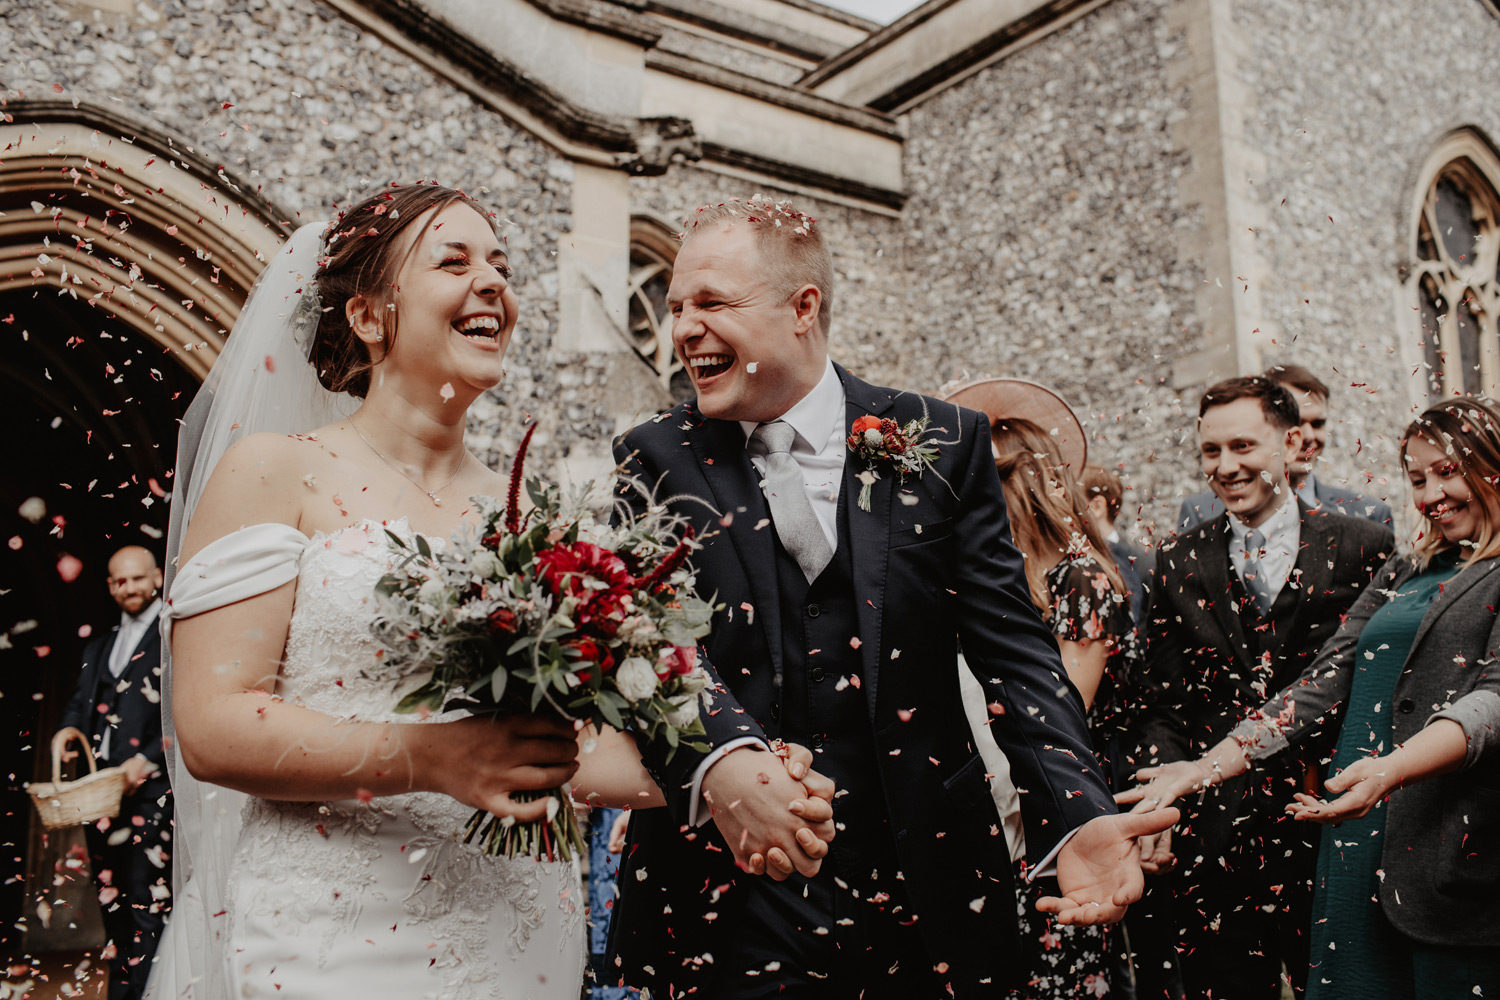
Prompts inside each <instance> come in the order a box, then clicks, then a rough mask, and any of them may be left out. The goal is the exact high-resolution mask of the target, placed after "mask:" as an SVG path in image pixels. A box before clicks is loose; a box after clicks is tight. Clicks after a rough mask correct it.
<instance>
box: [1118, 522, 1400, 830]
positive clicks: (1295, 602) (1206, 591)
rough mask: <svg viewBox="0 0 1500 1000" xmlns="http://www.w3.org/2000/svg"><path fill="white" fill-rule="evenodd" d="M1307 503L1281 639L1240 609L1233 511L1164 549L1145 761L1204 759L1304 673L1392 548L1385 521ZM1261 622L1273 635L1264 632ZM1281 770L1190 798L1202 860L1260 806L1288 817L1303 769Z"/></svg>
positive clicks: (1140, 735)
mask: <svg viewBox="0 0 1500 1000" xmlns="http://www.w3.org/2000/svg"><path fill="white" fill-rule="evenodd" d="M1299 511H1300V513H1301V518H1302V521H1301V529H1300V539H1299V548H1300V551H1299V552H1298V554H1297V559H1296V562H1295V563H1294V565H1293V568H1292V572H1291V575H1290V577H1289V579H1288V580H1287V583H1286V584H1285V585H1284V586H1283V587H1282V590H1281V593H1280V594H1279V595H1278V596H1277V604H1276V610H1275V611H1274V612H1273V615H1272V616H1271V617H1274V618H1275V619H1276V620H1277V622H1278V623H1279V626H1277V627H1276V628H1275V634H1274V635H1271V634H1269V631H1270V630H1271V629H1272V628H1273V627H1272V626H1269V625H1259V624H1258V623H1259V622H1260V619H1259V616H1257V615H1256V614H1255V613H1254V612H1253V611H1251V610H1247V611H1245V612H1243V613H1242V612H1241V610H1240V607H1239V604H1240V602H1241V601H1243V600H1246V599H1248V595H1247V593H1246V591H1245V590H1244V589H1243V587H1242V586H1241V584H1240V582H1239V580H1238V578H1237V576H1236V574H1235V571H1234V566H1233V564H1232V563H1231V562H1230V559H1229V540H1230V539H1229V536H1230V530H1229V516H1228V515H1227V514H1221V515H1219V516H1218V517H1217V518H1215V519H1214V520H1212V521H1209V522H1208V523H1207V524H1202V525H1199V526H1198V527H1196V528H1194V529H1192V530H1190V531H1187V532H1185V533H1183V534H1182V535H1179V536H1178V537H1177V539H1176V540H1174V541H1171V542H1168V543H1166V544H1164V545H1163V546H1162V547H1161V548H1160V549H1159V550H1158V552H1157V555H1156V579H1155V581H1154V582H1153V583H1152V585H1151V599H1152V604H1151V611H1150V613H1149V615H1148V640H1147V647H1146V662H1145V666H1144V670H1143V676H1142V687H1143V690H1144V694H1143V702H1144V707H1143V708H1142V710H1141V713H1140V715H1139V716H1138V719H1137V723H1136V732H1137V740H1136V742H1137V746H1138V750H1137V753H1136V760H1135V761H1134V764H1135V766H1136V767H1137V768H1140V767H1144V766H1148V765H1150V764H1152V763H1157V762H1165V761H1174V760H1192V759H1194V758H1196V757H1198V756H1199V755H1201V754H1202V753H1203V752H1204V751H1205V750H1207V749H1208V748H1209V747H1211V746H1213V745H1214V744H1215V743H1217V742H1218V741H1219V740H1221V739H1223V738H1224V737H1225V736H1226V735H1228V733H1229V730H1230V729H1231V728H1233V726H1234V725H1235V723H1237V722H1238V721H1239V720H1240V719H1242V718H1244V717H1245V715H1247V714H1248V713H1249V712H1251V711H1252V710H1254V709H1258V708H1260V707H1261V706H1262V705H1264V704H1265V702H1266V699H1267V698H1269V697H1270V696H1271V695H1272V694H1274V693H1275V692H1276V691H1278V690H1280V689H1281V688H1282V687H1284V686H1286V685H1287V684H1288V683H1290V682H1291V681H1292V680H1293V679H1295V678H1296V677H1297V676H1298V675H1299V674H1300V673H1301V672H1302V670H1303V669H1304V668H1305V667H1306V666H1307V665H1308V664H1309V663H1311V662H1312V659H1313V657H1314V656H1315V655H1316V654H1317V652H1318V650H1319V649H1320V648H1321V647H1322V646H1323V644H1324V643H1325V642H1326V641H1327V640H1328V639H1330V638H1331V637H1332V636H1333V634H1334V632H1335V631H1336V630H1337V629H1338V627H1339V624H1340V622H1341V621H1342V616H1343V615H1344V613H1345V612H1346V611H1347V610H1348V608H1349V606H1350V605H1351V604H1353V603H1354V600H1355V599H1356V598H1357V597H1358V596H1359V594H1360V592H1361V591H1362V590H1363V589H1364V588H1365V586H1366V585H1367V584H1368V583H1369V582H1370V580H1371V578H1372V577H1373V576H1374V575H1375V571H1376V570H1377V569H1379V568H1380V566H1381V565H1382V564H1383V563H1384V562H1385V561H1386V559H1387V558H1388V557H1389V556H1390V554H1391V552H1392V546H1393V539H1392V536H1391V532H1390V530H1389V529H1388V528H1385V527H1382V526H1380V525H1377V524H1374V523H1372V522H1370V521H1367V520H1364V519H1362V518H1354V517H1345V516H1344V515H1342V514H1333V513H1328V512H1326V511H1324V510H1318V511H1313V510H1309V509H1308V508H1307V507H1306V506H1303V505H1300V504H1299ZM1257 627H1261V628H1263V629H1266V630H1267V632H1266V633H1265V634H1256V633H1255V631H1254V630H1255V629H1256V628H1257ZM1267 639H1269V640H1270V642H1267V641H1266V640H1267ZM1272 645H1274V646H1275V651H1274V653H1269V654H1267V655H1263V656H1257V655H1256V652H1255V651H1256V649H1257V648H1266V647H1269V646H1272ZM1280 766H1281V770H1280V771H1278V770H1276V767H1275V766H1274V765H1273V766H1271V767H1268V768H1263V769H1260V770H1259V771H1257V772H1252V774H1248V775H1241V776H1240V777H1238V778H1233V779H1230V780H1229V781H1226V782H1224V783H1223V784H1221V785H1217V786H1215V788H1214V789H1213V790H1212V791H1211V792H1209V793H1208V796H1207V798H1205V800H1204V801H1203V802H1202V803H1201V804H1197V805H1194V804H1193V803H1190V802H1184V803H1182V804H1183V805H1184V807H1185V809H1186V810H1187V811H1188V813H1189V816H1188V819H1187V820H1186V821H1185V823H1184V827H1185V829H1186V830H1187V831H1188V832H1190V834H1191V835H1192V836H1193V837H1195V838H1196V839H1197V841H1198V844H1199V849H1200V850H1201V851H1202V852H1203V855H1204V857H1205V858H1214V857H1217V856H1218V855H1219V854H1220V853H1221V852H1222V851H1223V849H1224V847H1225V846H1226V845H1227V844H1228V842H1229V839H1230V838H1231V837H1233V836H1234V835H1235V826H1236V821H1237V820H1240V819H1241V818H1242V817H1245V816H1247V815H1249V813H1250V811H1251V810H1259V811H1261V812H1262V814H1263V815H1269V814H1270V812H1276V813H1277V814H1278V815H1279V810H1280V807H1281V805H1282V804H1284V803H1285V802H1288V801H1290V800H1291V792H1292V791H1293V790H1296V787H1300V785H1299V784H1296V783H1298V782H1299V780H1300V775H1301V770H1302V768H1301V762H1300V761H1296V760H1291V761H1283V762H1281V764H1280ZM1282 772H1285V773H1282ZM1252 778H1253V782H1252ZM1262 793H1269V794H1270V795H1271V796H1272V798H1271V801H1267V800H1266V799H1265V798H1264V797H1262ZM1267 811H1270V812H1267ZM1178 853H1179V855H1182V853H1183V852H1181V851H1179V852H1178ZM1187 856H1188V857H1191V856H1192V855H1187Z"/></svg>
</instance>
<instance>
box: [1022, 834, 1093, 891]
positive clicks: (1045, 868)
mask: <svg viewBox="0 0 1500 1000" xmlns="http://www.w3.org/2000/svg"><path fill="white" fill-rule="evenodd" d="M1082 829H1083V827H1081V826H1075V827H1073V829H1071V830H1069V831H1068V832H1067V833H1065V834H1063V839H1062V840H1059V841H1058V842H1057V846H1056V847H1054V848H1052V850H1050V851H1048V852H1047V856H1046V857H1045V858H1043V859H1042V860H1041V861H1039V862H1037V864H1036V867H1034V868H1032V869H1030V870H1029V871H1027V873H1026V883H1027V884H1028V885H1030V884H1031V883H1032V882H1033V881H1035V880H1036V879H1039V878H1042V877H1043V876H1047V875H1056V874H1057V852H1058V851H1061V850H1062V849H1063V848H1064V847H1066V846H1067V844H1068V841H1070V840H1072V839H1073V834H1075V833H1077V832H1078V831H1079V830H1082Z"/></svg>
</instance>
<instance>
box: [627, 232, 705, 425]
mask: <svg viewBox="0 0 1500 1000" xmlns="http://www.w3.org/2000/svg"><path fill="white" fill-rule="evenodd" d="M676 258H677V238H676V236H674V235H673V234H672V233H671V231H669V230H668V229H667V227H666V226H663V225H662V224H660V223H659V222H656V221H655V220H654V219H650V218H646V217H643V216H637V217H636V218H635V219H632V220H631V223H630V343H631V346H632V347H633V348H635V352H636V354H638V355H640V357H641V359H642V360H643V361H645V362H646V364H648V365H650V366H651V370H652V371H654V372H655V373H656V377H657V379H658V380H659V381H660V383H661V386H662V388H663V389H665V390H666V391H667V392H668V393H670V394H671V396H672V399H673V401H674V402H681V401H683V400H685V399H691V398H692V397H693V394H694V393H693V383H692V379H691V378H690V377H689V376H688V373H687V371H686V370H685V369H684V368H683V367H682V362H681V361H679V360H678V358H677V354H676V352H675V351H673V349H672V313H671V312H670V311H669V310H668V309H667V286H669V285H670V284H671V283H672V263H673V261H675V260H676Z"/></svg>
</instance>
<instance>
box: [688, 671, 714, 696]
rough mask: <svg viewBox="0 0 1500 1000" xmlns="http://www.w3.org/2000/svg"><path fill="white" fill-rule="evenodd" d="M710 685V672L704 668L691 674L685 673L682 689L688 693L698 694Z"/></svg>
mask: <svg viewBox="0 0 1500 1000" xmlns="http://www.w3.org/2000/svg"><path fill="white" fill-rule="evenodd" d="M707 687H708V673H707V672H706V671H703V670H694V671H693V672H692V673H690V674H685V675H683V678H682V689H683V690H684V691H686V692H687V693H688V694H698V693H699V692H700V691H702V690H703V689H705V688H707Z"/></svg>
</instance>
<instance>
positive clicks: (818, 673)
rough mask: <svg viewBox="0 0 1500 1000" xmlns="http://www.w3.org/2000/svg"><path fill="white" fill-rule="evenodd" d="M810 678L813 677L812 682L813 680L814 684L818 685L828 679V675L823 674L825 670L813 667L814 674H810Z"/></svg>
mask: <svg viewBox="0 0 1500 1000" xmlns="http://www.w3.org/2000/svg"><path fill="white" fill-rule="evenodd" d="M808 676H809V677H811V678H812V680H813V683H814V684H816V683H818V682H819V681H821V680H822V679H823V678H824V677H826V676H828V675H827V674H825V673H824V672H823V668H822V667H813V668H812V672H811V673H809V674H808Z"/></svg>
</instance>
